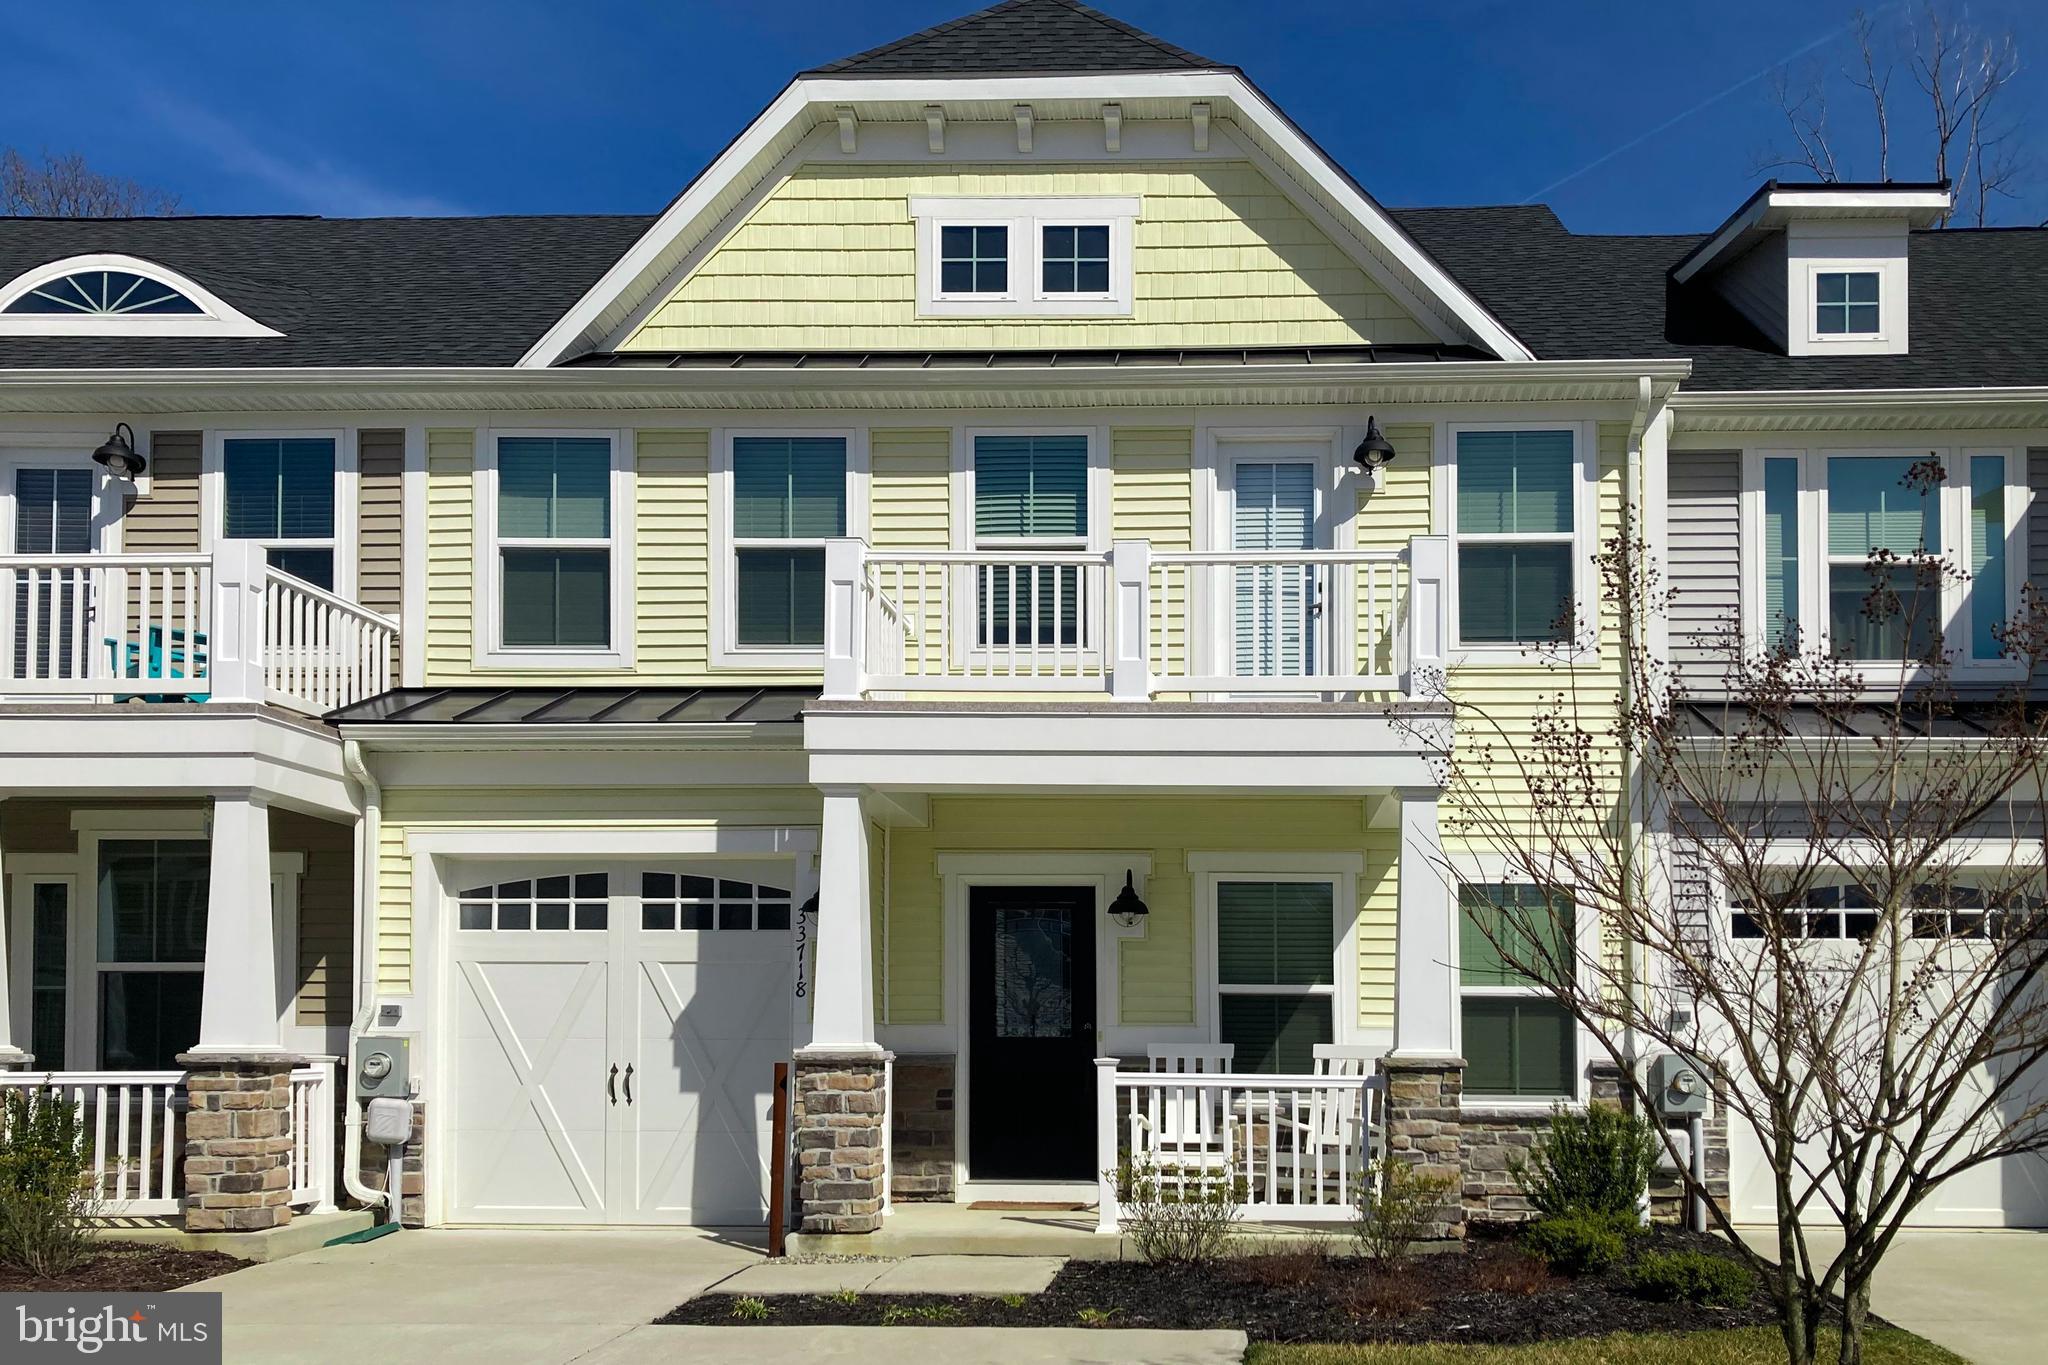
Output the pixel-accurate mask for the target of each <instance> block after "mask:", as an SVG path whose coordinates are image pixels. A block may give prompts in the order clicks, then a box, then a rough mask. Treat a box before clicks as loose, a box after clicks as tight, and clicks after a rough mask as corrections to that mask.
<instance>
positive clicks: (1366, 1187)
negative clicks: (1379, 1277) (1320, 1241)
mask: <svg viewBox="0 0 2048 1365" xmlns="http://www.w3.org/2000/svg"><path fill="white" fill-rule="evenodd" d="M1457 1190H1458V1181H1457V1180H1456V1179H1455V1178H1454V1177H1451V1176H1448V1175H1429V1174H1426V1173H1425V1172H1424V1171H1423V1169H1422V1168H1421V1167H1420V1166H1417V1165H1414V1164H1413V1163H1411V1162H1408V1161H1404V1160H1402V1159H1401V1158H1399V1157H1393V1156H1386V1157H1381V1158H1380V1159H1379V1160H1378V1161H1375V1162H1373V1163H1372V1164H1371V1165H1369V1166H1367V1167H1366V1168H1365V1173H1364V1175H1363V1176H1361V1177H1360V1179H1359V1182H1358V1207H1357V1208H1356V1210H1354V1212H1353V1213H1352V1217H1351V1235H1352V1237H1353V1238H1354V1239H1355V1240H1356V1241H1357V1242H1358V1251H1359V1254H1360V1255H1362V1256H1364V1257H1365V1258H1366V1259H1368V1260H1371V1261H1376V1262H1378V1263H1379V1264H1381V1265H1395V1264H1398V1263H1399V1262H1401V1261H1405V1260H1407V1259H1408V1253H1409V1250H1410V1249H1411V1248H1412V1247H1413V1246H1414V1245H1415V1243H1417V1242H1419V1241H1421V1240H1422V1234H1423V1233H1424V1232H1426V1231H1428V1230H1429V1225H1430V1224H1431V1223H1432V1222H1434V1221H1436V1217H1437V1210H1438V1209H1440V1208H1442V1207H1443V1206H1444V1205H1445V1204H1447V1203H1449V1202H1450V1201H1452V1200H1454V1199H1456V1198H1457V1197H1458V1194H1457Z"/></svg>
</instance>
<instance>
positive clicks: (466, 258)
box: [0, 215, 653, 369]
mask: <svg viewBox="0 0 2048 1365" xmlns="http://www.w3.org/2000/svg"><path fill="white" fill-rule="evenodd" d="M652 221H653V220H652V219H650V218H647V217H645V216H633V217H600V216H588V215H584V216H575V217H518V218H304V217H295V218H0V283H5V282H6V281H8V280H12V279H13V278H15V277H16V276H17V275H20V274H21V273H22V272H24V271H26V270H30V269H33V268H34V267H36V266H40V265H44V264H47V263H48V262H51V261H56V260H62V259H65V258H67V257H72V256H81V255H87V254H91V253H95V252H119V253H123V254H125V255H129V256H135V257H139V258H140V259H142V260H144V261H149V262H154V263H156V264H158V265H161V266H166V267H168V268H170V269H172V270H175V271H177V272H178V273H180V274H182V275H186V276H189V277H190V278H191V279H192V280H194V281H195V282H197V283H198V284H199V285H201V286H203V287H204V288H205V289H207V290H208V291H210V292H212V293H214V294H217V295H219V296H220V298H221V299H223V300H224V301H226V302H227V303H229V304H231V305H233V306H234V307H235V308H237V309H239V310H241V311H242V312H244V313H246V314H248V315H249V316H250V317H251V318H253V319H255V320H256V321H257V322H260V323H263V324H264V325H266V326H268V327H272V328H275V329H276V330H277V331H279V332H282V333H283V334H284V335H282V336H277V337H196V336H155V337H151V336H55V337H53V336H0V369H59V368H98V367H108V368H112V367H138V368H155V367H192V368H213V367H224V366H235V367H239V366H311V365H393V366H402V365H422V366H425V365H510V364H512V363H513V362H515V361H517V360H518V359H519V357H520V356H521V355H522V354H524V353H525V351H526V349H527V347H529V346H531V345H532V344H533V343H534V341H535V340H536V339H537V338H538V337H539V336H540V335H541V334H542V333H543V332H545V331H546V330H547V329H548V327H549V325H550V324H552V323H553V322H554V321H555V319H557V318H558V317H560V316H561V315H562V312H563V310H565V309H567V308H568V307H569V306H570V305H571V304H573V303H574V302H575V301H576V300H577V299H578V298H579V297H581V296H582V294H583V293H584V291H585V290H587V289H589V287H590V286H591V284H592V283H594V282H595V281H596V280H597V279H598V277H599V276H601V275H603V274H604V272H605V270H606V269H607V268H608V267H610V266H611V264H612V263H613V262H614V261H616V260H617V259H618V258H619V256H620V254H621V253H622V252H624V251H625V250H626V249H627V248H628V247H630V246H631V245H632V244H633V243H634V241H636V240H637V239H638V238H639V237H640V235H641V234H642V233H644V232H645V231H646V230H647V226H648V224H649V223H650V222H652Z"/></svg>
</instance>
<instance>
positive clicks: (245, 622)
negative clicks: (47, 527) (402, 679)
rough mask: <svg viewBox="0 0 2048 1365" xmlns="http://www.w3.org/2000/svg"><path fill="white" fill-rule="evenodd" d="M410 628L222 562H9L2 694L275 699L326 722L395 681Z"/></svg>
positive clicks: (0, 581)
mask: <svg viewBox="0 0 2048 1365" xmlns="http://www.w3.org/2000/svg"><path fill="white" fill-rule="evenodd" d="M397 637H398V623H397V622H396V621H393V620H392V619H391V618H389V617H387V616H383V615H381V614H379V613H377V612H374V611H371V610H369V609H368V608H366V607H362V606H359V605H357V604H356V603H353V602H350V601H347V600H346V599H344V598H341V597H337V596H335V595H334V594H333V593H330V592H327V591H325V590H323V589H321V588H318V587H315V586H314V585H313V584H311V583H307V582H304V581H303V580H301V579H297V578H294V577H292V576H291V575H290V574H286V573H282V572H280V571H278V570H276V569H273V568H271V567H270V566H269V565H268V564H267V563H265V562H264V555H263V549H262V547H261V546H258V545H255V544H252V543H250V542H247V541H223V542H221V543H220V544H219V545H218V546H216V547H215V548H214V550H213V551H212V553H210V554H168V555H129V554H113V555H0V697H8V698H39V697H51V698H67V699H75V700H94V699H99V700H128V699H130V698H136V697H139V698H142V699H144V700H148V701H158V700H164V699H168V698H179V697H183V698H190V699H194V700H209V699H210V700H215V701H240V702H272V703H275V704H278V705H282V706H289V707H293V708H295V709H297V710H301V711H308V712H311V713H313V714H319V713H322V712H325V711H329V710H333V709H334V708H336V707H341V706H347V705H349V704H351V703H353V702H357V701H361V700H363V699H364V698H366V697H371V696H375V695H376V694H377V693H378V692H381V691H384V690H386V689H388V688H389V687H390V685H391V650H392V644H393V642H394V641H395V640H396V639H397Z"/></svg>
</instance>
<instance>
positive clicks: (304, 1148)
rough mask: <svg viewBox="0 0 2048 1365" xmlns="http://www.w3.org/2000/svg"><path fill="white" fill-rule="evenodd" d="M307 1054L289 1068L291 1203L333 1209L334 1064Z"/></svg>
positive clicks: (309, 1209) (310, 1208)
mask: <svg viewBox="0 0 2048 1365" xmlns="http://www.w3.org/2000/svg"><path fill="white" fill-rule="evenodd" d="M339 1060H340V1059H339V1058H337V1057H308V1058H306V1062H305V1065H303V1066H300V1067H296V1068H294V1069H293V1071H292V1077H291V1082H292V1094H291V1111H292V1150H291V1172H292V1203H293V1204H295V1205H303V1206H305V1208H306V1211H307V1212H310V1213H331V1212H332V1211H333V1210H334V1128H335V1110H334V1066H335V1063H336V1062H337V1061H339Z"/></svg>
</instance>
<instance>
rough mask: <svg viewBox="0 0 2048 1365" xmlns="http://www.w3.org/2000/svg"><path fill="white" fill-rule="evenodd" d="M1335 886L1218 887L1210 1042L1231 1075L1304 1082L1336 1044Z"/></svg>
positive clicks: (1246, 883) (1244, 883)
mask: <svg viewBox="0 0 2048 1365" xmlns="http://www.w3.org/2000/svg"><path fill="white" fill-rule="evenodd" d="M1335 886H1336V883H1334V882H1331V881H1328V880H1314V881H1261V880H1252V879H1245V880H1225V881H1219V882H1217V883H1216V993H1217V998H1216V1036H1217V1041H1219V1042H1224V1043H1229V1044H1231V1045H1232V1046H1233V1047H1235V1048H1236V1053H1235V1054H1234V1056H1233V1058H1232V1066H1233V1067H1234V1068H1235V1069H1236V1070H1238V1071H1255V1072H1264V1073H1267V1074H1274V1073H1278V1074H1282V1075H1296V1076H1301V1075H1307V1074H1309V1073H1310V1072H1312V1071H1313V1070H1314V1069H1315V1046H1316V1044H1318V1043H1329V1042H1334V1041H1335V1032H1334V1030H1335V1026H1336V1019H1335V1015H1336V1002H1337V987H1336V973H1335V963H1336V916H1335V902H1334V898H1335Z"/></svg>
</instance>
